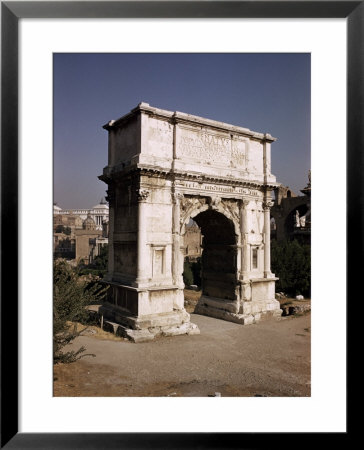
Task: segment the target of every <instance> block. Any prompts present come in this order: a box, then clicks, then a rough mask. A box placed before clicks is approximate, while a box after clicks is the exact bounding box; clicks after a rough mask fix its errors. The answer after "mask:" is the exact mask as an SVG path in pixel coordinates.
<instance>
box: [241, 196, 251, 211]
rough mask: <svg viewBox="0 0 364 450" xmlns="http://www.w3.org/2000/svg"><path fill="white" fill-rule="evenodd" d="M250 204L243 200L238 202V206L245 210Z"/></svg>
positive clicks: (248, 201)
mask: <svg viewBox="0 0 364 450" xmlns="http://www.w3.org/2000/svg"><path fill="white" fill-rule="evenodd" d="M249 203H250V200H248V199H246V198H243V199H242V200H240V206H241V208H243V209H245V208H246V207H247V206H248V205H249Z"/></svg>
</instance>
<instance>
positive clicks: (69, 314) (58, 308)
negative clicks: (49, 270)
mask: <svg viewBox="0 0 364 450" xmlns="http://www.w3.org/2000/svg"><path fill="white" fill-rule="evenodd" d="M106 290H107V288H104V287H102V286H101V285H100V284H99V283H95V282H89V281H86V280H83V279H81V278H80V277H79V274H78V272H77V270H74V269H72V267H71V266H70V265H69V264H68V263H67V262H66V261H65V260H63V259H61V260H56V261H55V262H54V267H53V361H54V363H55V364H57V363H59V362H67V363H68V362H74V361H76V360H77V359H80V358H82V357H83V356H86V354H83V355H81V354H82V353H83V352H84V351H85V350H86V349H85V348H84V347H81V348H79V349H78V350H76V351H68V352H63V351H62V349H63V348H64V347H65V346H66V345H67V344H69V343H70V342H72V341H73V340H74V339H75V338H76V337H77V336H79V335H80V333H81V332H82V331H84V330H80V331H77V330H76V326H74V327H73V329H72V328H71V329H70V326H69V322H76V321H78V322H82V323H85V322H86V321H87V319H88V313H87V310H86V308H85V307H86V306H87V305H90V304H97V303H100V302H102V300H103V298H104V297H105V293H106Z"/></svg>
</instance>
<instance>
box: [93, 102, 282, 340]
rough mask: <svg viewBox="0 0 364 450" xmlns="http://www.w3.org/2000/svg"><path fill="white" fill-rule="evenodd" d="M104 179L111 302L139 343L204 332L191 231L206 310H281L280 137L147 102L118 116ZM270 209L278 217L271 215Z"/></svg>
mask: <svg viewBox="0 0 364 450" xmlns="http://www.w3.org/2000/svg"><path fill="white" fill-rule="evenodd" d="M104 128H106V129H107V130H108V131H109V162H108V166H107V167H105V169H104V172H103V175H101V176H100V179H102V180H103V181H105V182H106V183H107V184H108V200H109V207H110V227H109V229H110V236H109V246H110V249H109V271H108V274H107V276H106V277H105V279H104V282H105V283H107V284H108V285H109V286H110V288H109V291H108V292H109V294H108V301H107V302H106V303H105V305H103V307H102V308H101V311H100V312H101V313H102V314H103V315H104V318H105V319H106V320H108V321H110V322H112V323H113V324H114V325H115V327H116V328H117V332H118V333H119V334H121V335H123V336H126V337H128V338H130V339H132V340H134V341H143V340H149V339H153V338H154V337H155V336H158V335H178V334H186V333H187V334H197V333H199V330H198V327H197V326H196V325H194V324H193V323H191V321H190V315H189V314H188V313H187V312H186V310H185V309H184V295H183V289H184V284H183V277H182V271H183V253H182V249H183V235H184V233H185V226H186V224H188V222H189V220H190V219H191V218H193V219H194V220H195V221H196V222H197V224H198V225H199V226H200V227H201V232H202V235H203V254H202V296H201V299H200V301H199V303H198V305H197V307H196V311H195V312H196V313H198V314H206V315H209V316H212V317H217V318H221V319H224V320H230V321H233V322H236V323H241V324H248V323H253V322H255V321H257V320H260V319H261V318H263V317H268V316H271V317H279V316H280V314H281V310H280V309H279V302H278V301H276V300H275V298H274V294H275V292H274V289H275V288H274V286H275V280H276V278H275V277H274V275H273V274H272V273H271V272H270V257H269V255H270V242H269V234H270V229H269V227H270V222H269V220H267V217H269V208H270V206H271V203H270V192H271V190H272V189H274V188H275V187H276V186H277V183H276V182H275V177H274V176H273V175H272V174H270V143H271V142H273V141H274V138H272V137H271V136H270V135H266V134H260V133H255V132H252V131H250V130H247V129H245V128H239V127H233V126H231V125H227V124H223V123H221V122H214V121H211V120H207V119H202V118H198V117H195V116H190V115H186V114H183V113H172V112H169V111H165V110H159V109H156V108H152V107H150V106H149V105H148V104H144V103H142V104H140V105H139V106H138V107H137V108H135V109H134V110H133V111H131V113H130V114H128V115H126V116H124V117H122V118H121V119H118V120H117V121H111V122H109V123H108V124H107V125H105V127H104ZM267 208H268V216H267Z"/></svg>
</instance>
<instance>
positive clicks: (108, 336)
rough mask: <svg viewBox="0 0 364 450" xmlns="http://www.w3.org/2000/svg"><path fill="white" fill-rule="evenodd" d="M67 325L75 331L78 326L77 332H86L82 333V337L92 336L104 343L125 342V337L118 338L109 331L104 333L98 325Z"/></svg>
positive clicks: (77, 323) (74, 323) (76, 323)
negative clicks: (74, 328)
mask: <svg viewBox="0 0 364 450" xmlns="http://www.w3.org/2000/svg"><path fill="white" fill-rule="evenodd" d="M67 324H68V325H69V327H70V329H73V327H74V326H75V325H76V331H77V332H80V331H81V330H84V331H83V332H82V333H81V336H82V335H83V336H90V337H94V338H96V339H101V340H104V341H124V338H123V337H120V336H116V335H115V334H114V333H110V332H108V331H104V330H102V329H101V328H100V327H99V326H97V325H83V324H82V323H79V322H67Z"/></svg>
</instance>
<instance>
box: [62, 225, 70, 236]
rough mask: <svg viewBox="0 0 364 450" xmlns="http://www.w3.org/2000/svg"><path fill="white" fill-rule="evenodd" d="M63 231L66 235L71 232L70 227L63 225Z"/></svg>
mask: <svg viewBox="0 0 364 450" xmlns="http://www.w3.org/2000/svg"><path fill="white" fill-rule="evenodd" d="M63 233H64V234H66V235H67V236H69V235H70V234H71V228H70V227H64V228H63Z"/></svg>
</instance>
